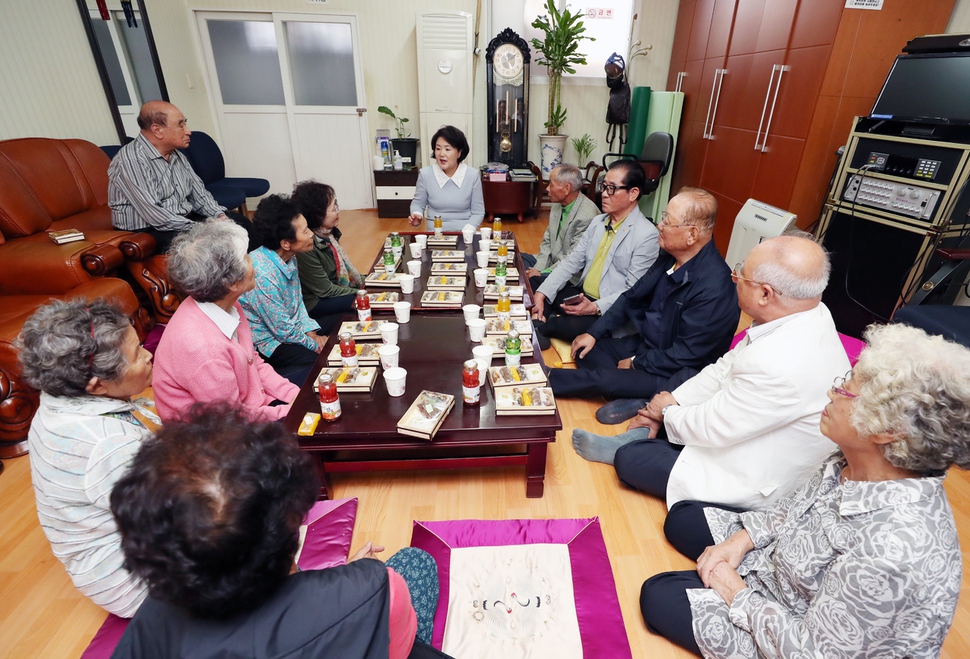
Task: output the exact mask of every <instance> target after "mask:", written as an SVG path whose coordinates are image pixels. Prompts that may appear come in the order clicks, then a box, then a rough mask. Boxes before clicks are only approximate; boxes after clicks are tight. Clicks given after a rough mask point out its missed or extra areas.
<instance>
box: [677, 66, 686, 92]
mask: <svg viewBox="0 0 970 659" xmlns="http://www.w3.org/2000/svg"><path fill="white" fill-rule="evenodd" d="M686 75H687V71H679V72H678V73H677V84H676V85H674V91H675V92H679V91H681V90H683V88H684V76H686Z"/></svg>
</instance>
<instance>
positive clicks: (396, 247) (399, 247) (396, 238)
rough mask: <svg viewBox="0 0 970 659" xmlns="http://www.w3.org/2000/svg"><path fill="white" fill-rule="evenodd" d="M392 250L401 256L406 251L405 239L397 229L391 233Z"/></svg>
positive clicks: (395, 254)
mask: <svg viewBox="0 0 970 659" xmlns="http://www.w3.org/2000/svg"><path fill="white" fill-rule="evenodd" d="M391 251H392V252H394V256H401V254H403V253H404V241H402V240H401V234H400V233H398V232H397V231H395V232H394V233H392V234H391Z"/></svg>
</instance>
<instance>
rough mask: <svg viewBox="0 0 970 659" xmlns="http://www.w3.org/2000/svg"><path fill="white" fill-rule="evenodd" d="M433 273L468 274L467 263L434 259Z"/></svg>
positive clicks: (432, 264) (432, 263)
mask: <svg viewBox="0 0 970 659" xmlns="http://www.w3.org/2000/svg"><path fill="white" fill-rule="evenodd" d="M431 274H433V275H466V274H468V264H467V263H449V262H446V261H432V262H431Z"/></svg>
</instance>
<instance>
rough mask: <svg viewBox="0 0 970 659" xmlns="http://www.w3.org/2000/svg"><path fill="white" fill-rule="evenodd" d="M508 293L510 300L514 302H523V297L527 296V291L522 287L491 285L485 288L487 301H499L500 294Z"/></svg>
mask: <svg viewBox="0 0 970 659" xmlns="http://www.w3.org/2000/svg"><path fill="white" fill-rule="evenodd" d="M505 291H508V293H509V298H510V299H512V300H518V301H519V302H521V301H522V296H523V295H524V294H525V290H524V289H523V288H522V287H521V286H496V285H495V284H489V285H488V286H486V287H485V293H484V295H485V299H486V300H497V299H498V296H499V293H504V292H505Z"/></svg>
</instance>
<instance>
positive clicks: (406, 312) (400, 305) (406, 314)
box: [394, 302, 411, 323]
mask: <svg viewBox="0 0 970 659" xmlns="http://www.w3.org/2000/svg"><path fill="white" fill-rule="evenodd" d="M394 318H395V319H396V320H397V322H399V323H406V322H408V321H409V320H411V303H410V302H395V303H394Z"/></svg>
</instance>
